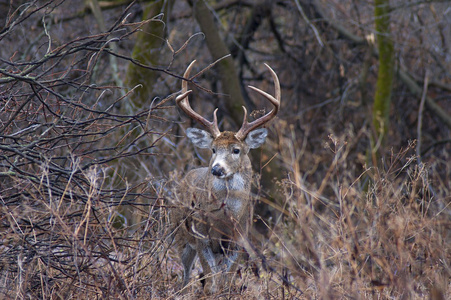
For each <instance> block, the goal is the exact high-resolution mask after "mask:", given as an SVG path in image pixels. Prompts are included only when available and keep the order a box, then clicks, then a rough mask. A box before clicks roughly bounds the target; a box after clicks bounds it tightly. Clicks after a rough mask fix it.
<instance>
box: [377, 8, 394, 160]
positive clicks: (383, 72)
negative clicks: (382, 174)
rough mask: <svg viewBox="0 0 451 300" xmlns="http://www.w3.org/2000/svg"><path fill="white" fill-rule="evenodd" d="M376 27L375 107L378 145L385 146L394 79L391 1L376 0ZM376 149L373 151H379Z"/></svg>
mask: <svg viewBox="0 0 451 300" xmlns="http://www.w3.org/2000/svg"><path fill="white" fill-rule="evenodd" d="M375 5H376V7H375V11H374V15H375V27H376V39H377V48H378V51H379V71H378V74H377V84H376V94H375V96H374V106H373V125H374V128H375V140H376V141H377V142H376V145H381V144H382V145H383V143H384V140H385V136H386V133H387V131H388V127H389V115H390V103H391V94H392V89H393V77H394V70H395V64H394V48H393V40H392V39H391V35H390V15H389V13H390V7H389V0H375ZM377 149H379V147H375V148H374V149H373V151H377Z"/></svg>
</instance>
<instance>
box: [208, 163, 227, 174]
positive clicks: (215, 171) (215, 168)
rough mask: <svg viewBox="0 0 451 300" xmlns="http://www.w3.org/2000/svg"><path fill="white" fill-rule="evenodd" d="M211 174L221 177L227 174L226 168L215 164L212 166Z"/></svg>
mask: <svg viewBox="0 0 451 300" xmlns="http://www.w3.org/2000/svg"><path fill="white" fill-rule="evenodd" d="M211 174H213V175H215V176H218V177H221V176H224V175H225V170H224V168H223V167H221V166H220V165H219V164H217V165H214V166H213V168H211Z"/></svg>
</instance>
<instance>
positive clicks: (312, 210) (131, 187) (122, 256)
mask: <svg viewBox="0 0 451 300" xmlns="http://www.w3.org/2000/svg"><path fill="white" fill-rule="evenodd" d="M59 5H60V3H59V2H58V1H49V2H42V3H41V2H39V1H37V2H35V3H34V5H31V6H30V7H29V8H28V9H23V8H22V10H19V11H21V12H22V13H21V14H19V13H17V15H15V16H14V18H12V19H11V20H14V22H10V23H9V27H7V28H6V29H4V30H3V31H2V32H1V33H0V42H1V43H4V44H7V45H13V44H14V41H18V40H20V39H21V38H23V37H24V36H25V35H26V33H27V32H28V31H29V30H32V29H31V28H32V26H31V25H30V24H39V25H40V26H42V27H45V26H44V25H43V24H44V23H45V24H46V26H48V28H47V27H46V28H47V29H46V31H45V32H44V34H42V35H40V36H38V37H36V38H34V37H29V36H27V39H26V40H25V41H26V42H25V44H27V45H28V47H25V46H24V47H23V49H14V51H13V52H9V51H10V50H7V49H5V48H4V49H2V50H0V51H1V61H0V87H1V88H0V122H1V123H0V208H1V210H0V298H2V299H22V298H24V299H25V298H27V299H149V298H151V299H171V298H174V297H179V295H177V294H176V293H177V289H178V287H179V285H180V282H181V280H180V277H181V272H182V270H181V266H180V263H179V260H178V257H177V255H176V253H174V251H173V249H172V247H171V244H170V242H169V241H167V240H166V239H165V237H166V236H167V235H168V234H169V232H168V229H167V227H166V225H165V224H166V221H167V213H168V210H169V209H171V206H172V205H174V204H173V203H172V202H170V201H169V200H168V199H167V197H168V191H167V185H166V182H167V178H169V177H170V174H169V170H178V171H180V172H183V171H184V170H185V169H187V168H189V166H190V164H192V160H193V159H192V156H193V155H192V152H193V151H195V150H193V148H192V146H191V145H189V144H188V143H187V141H186V140H185V139H180V138H178V136H176V134H175V133H174V132H176V133H177V132H178V130H180V129H179V126H178V124H177V120H179V116H178V114H177V111H176V110H175V108H174V106H173V105H174V102H173V98H174V95H172V94H171V93H175V92H177V90H178V89H179V88H180V79H179V77H178V76H177V75H175V74H182V73H183V70H184V68H185V67H186V65H187V63H186V60H185V59H180V60H179V61H178V63H176V64H175V65H174V66H173V68H172V70H174V72H173V73H172V72H169V71H167V70H164V68H162V69H155V70H156V72H161V73H162V74H164V76H165V77H164V78H165V83H164V84H165V85H166V86H165V87H166V89H162V90H163V91H166V90H169V91H170V92H167V93H166V94H165V96H163V98H164V99H158V98H156V99H154V100H152V101H150V100H149V106H148V107H145V108H142V109H138V110H135V111H133V112H132V113H131V112H130V111H132V110H127V109H123V108H124V107H126V106H128V105H132V104H130V103H129V102H128V95H129V94H128V93H133V92H134V91H124V90H122V89H120V88H119V87H117V86H115V84H114V83H111V81H110V80H111V79H110V77H108V76H110V75H111V70H110V67H111V63H112V61H111V60H110V58H111V57H116V58H117V59H118V60H119V63H118V65H119V68H120V70H119V72H122V73H124V69H123V68H125V67H124V66H126V63H128V62H130V61H131V59H130V57H129V53H130V49H129V48H127V47H126V46H127V43H128V42H129V37H130V36H133V34H134V33H135V32H136V31H137V30H138V28H139V26H140V24H139V23H127V22H126V21H123V20H124V18H125V16H126V15H127V14H128V13H130V9H131V8H128V9H124V11H123V14H122V16H120V17H118V19H117V20H114V22H113V25H112V26H111V27H110V30H109V31H108V32H105V33H101V34H98V33H96V34H92V35H88V34H86V35H84V36H70V35H67V36H65V35H63V34H62V32H64V31H67V30H69V29H70V28H72V27H71V26H74V24H70V23H67V24H68V25H67V26H68V27H67V28H65V27H64V26H65V25H59V24H58V23H53V22H57V20H54V19H52V18H51V17H50V16H51V14H52V13H55V14H56V15H58V14H57V13H58V9H60V7H59ZM132 12H133V10H132ZM40 22H44V23H40ZM68 22H69V21H68ZM76 24H78V25H79V26H82V24H79V23H76ZM53 36H59V37H61V39H60V40H58V41H54V40H53V38H51V37H53ZM63 37H64V38H63ZM65 38H66V39H67V40H65ZM111 43H117V44H118V45H120V46H123V48H119V49H118V50H117V52H115V51H112V50H111V49H110V48H109V47H110V44H111ZM124 45H125V46H124ZM113 52H114V53H116V55H113ZM121 68H122V69H121ZM256 85H257V86H258V84H256ZM160 93H161V92H160ZM282 101H288V99H284V98H283V99H282ZM285 103H287V102H285ZM282 105H284V103H282ZM330 105H331V106H330V108H329V109H331V110H333V111H340V112H341V110H342V109H343V107H342V106H345V105H348V106H347V107H345V108H346V109H344V114H345V115H344V116H343V115H338V114H336V115H335V116H334V115H328V122H329V123H334V122H336V123H341V122H342V121H343V119H346V118H347V117H349V118H355V119H358V117H355V116H352V115H353V114H355V115H359V113H360V115H361V114H362V111H364V110H365V107H363V108H359V109H360V110H357V108H355V106H353V104H352V103H349V104H346V103H341V102H340V101H334V102H333V103H331V104H330ZM321 112H322V113H324V111H322V110H321ZM318 115H320V116H315V115H314V114H310V115H308V114H306V115H305V119H306V120H305V127H303V133H302V134H299V132H295V131H294V129H293V128H294V127H293V126H292V125H289V124H287V122H286V121H285V120H284V118H283V115H282V116H281V117H280V118H279V119H278V120H276V121H274V122H272V123H271V125H270V130H272V134H271V136H270V138H269V140H268V142H267V144H266V145H265V146H264V147H266V150H268V153H277V154H278V155H277V160H278V161H279V164H280V167H281V168H283V169H284V170H286V171H285V172H284V174H287V175H286V176H285V177H284V178H277V179H276V180H275V181H274V184H275V185H276V186H277V191H278V194H279V197H275V198H276V200H275V201H274V200H268V199H269V197H267V194H266V193H265V187H264V186H263V187H260V186H258V184H256V186H255V199H256V202H258V203H265V204H266V205H267V206H268V207H270V209H269V211H270V213H269V214H268V216H264V217H260V216H259V215H257V214H256V215H255V216H254V219H255V220H254V221H255V223H256V224H257V223H258V224H259V225H258V226H255V228H253V229H252V231H251V234H250V236H249V238H248V241H247V243H246V244H247V246H246V250H247V252H248V254H249V260H248V261H247V262H243V266H242V268H241V270H240V272H239V274H237V279H236V285H235V286H234V287H231V289H230V290H229V291H227V293H225V292H224V293H222V294H218V295H217V296H223V297H224V298H227V299H230V298H237V299H238V298H239V299H257V298H265V299H315V298H316V299H368V298H371V299H428V298H430V299H449V298H451V283H450V279H451V265H450V262H451V207H450V203H451V196H450V195H451V190H450V189H451V178H450V176H451V164H450V163H449V161H451V159H450V157H449V151H448V150H449V147H448V148H447V147H446V146H445V147H444V148H443V149H442V150H436V151H434V152H433V153H432V154H430V155H429V157H428V159H427V161H425V162H424V163H421V162H419V161H418V157H417V155H416V151H415V143H414V142H410V143H406V144H405V145H401V146H399V145H398V144H396V147H398V149H393V150H392V151H391V152H388V153H387V154H386V155H384V156H383V157H382V158H381V159H380V161H381V164H380V166H379V167H370V166H366V165H365V160H366V152H365V151H366V148H365V147H362V144H361V140H362V139H363V138H364V137H365V136H366V135H369V134H368V133H367V132H365V131H364V130H363V131H362V130H361V131H358V129H354V128H352V127H351V126H345V127H346V128H345V130H341V132H343V133H342V134H341V135H339V136H338V135H337V136H334V135H332V134H331V135H329V137H327V135H326V136H324V134H318V131H319V130H320V129H318V128H315V127H314V124H316V123H317V122H318V121H317V120H320V119H321V118H323V117H324V116H321V113H318ZM315 117H318V119H315ZM355 119H354V121H355ZM430 122H431V121H430ZM398 126H399V127H401V126H404V127H402V128H401V129H400V130H399V131H400V132H404V131H408V130H409V129H408V128H407V127H408V126H407V125H405V124H404V125H399V124H398ZM321 128H323V127H321ZM336 128H340V126H337V127H336ZM170 130H172V131H170ZM315 130H318V131H315ZM334 131H335V132H340V130H337V129H336V130H334ZM275 133H277V134H275ZM366 138H367V136H366ZM308 140H312V141H315V142H316V144H315V143H314V145H315V146H312V144H308V145H307V141H308ZM388 146H390V142H389V143H388ZM319 147H321V149H319ZM196 153H197V152H196ZM202 155H203V153H200V154H198V155H197V156H198V157H203V156H202ZM266 163H267V160H265V158H263V159H262V162H261V165H265V164H266ZM202 164H204V165H205V162H202ZM118 165H122V166H123V165H125V166H127V167H129V168H130V169H132V170H136V174H137V175H138V176H137V177H139V178H140V179H139V180H136V181H133V182H129V181H128V179H127V178H124V177H122V175H123V174H122V173H121V172H120V171H118V167H117V166H118ZM264 171H265V169H264V168H263V170H262V172H264ZM257 173H258V172H257ZM169 195H170V194H169ZM124 209H129V210H130V209H131V210H133V212H134V214H135V215H136V220H137V222H136V224H128V223H127V222H126V220H125V219H124V217H123V216H122V212H123V210H124ZM195 268H196V272H200V270H199V269H200V267H199V266H198V265H196V266H195ZM196 272H195V273H196ZM196 274H197V273H196ZM198 278H199V276H197V279H196V278H194V279H193V282H192V284H191V285H190V286H189V287H188V288H187V293H186V294H185V296H184V297H186V298H202V297H205V296H204V295H203V294H202V292H201V282H200V280H198Z"/></svg>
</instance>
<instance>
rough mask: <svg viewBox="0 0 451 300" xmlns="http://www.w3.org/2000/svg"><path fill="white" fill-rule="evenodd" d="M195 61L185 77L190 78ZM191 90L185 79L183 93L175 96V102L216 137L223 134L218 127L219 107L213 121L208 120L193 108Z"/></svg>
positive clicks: (187, 69) (214, 113)
mask: <svg viewBox="0 0 451 300" xmlns="http://www.w3.org/2000/svg"><path fill="white" fill-rule="evenodd" d="M195 62H196V60H193V61H192V62H191V63H190V65H189V66H188V68H186V71H185V74H183V77H184V78H185V79H189V73H190V72H191V69H192V67H193V65H194V63H195ZM191 92H192V91H191V90H188V81H186V80H183V81H182V94H181V95H179V96H177V98H175V102H176V103H177V105H178V106H179V107H180V108H181V109H182V110H183V111H184V112H185V113H186V114H187V115H188V116H189V117H191V118H192V119H193V120H196V121H198V122H199V123H200V124H202V125H203V126H204V127H205V128H207V129H208V130H209V131H210V133H211V135H212V136H213V137H214V138H216V137H218V136H219V135H220V134H221V132H220V131H219V128H218V118H217V117H216V112H217V111H218V109H215V111H214V112H213V122H210V121H208V120H207V119H205V118H204V117H202V116H201V115H199V114H198V113H196V112H195V111H194V110H193V109H192V108H191V105H190V104H189V101H188V95H189V94H191Z"/></svg>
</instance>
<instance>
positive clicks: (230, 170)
mask: <svg viewBox="0 0 451 300" xmlns="http://www.w3.org/2000/svg"><path fill="white" fill-rule="evenodd" d="M195 62H196V61H195V60H194V61H193V62H192V63H191V64H190V65H189V66H188V68H187V69H186V71H185V73H184V75H183V77H184V78H185V79H187V80H189V79H190V78H189V74H190V72H191V69H192V67H193V65H194V63H195ZM265 66H266V67H267V68H268V70H269V71H270V72H271V75H272V78H273V80H274V86H275V97H274V96H272V95H270V94H268V93H266V92H264V91H262V90H260V89H258V88H256V87H253V86H249V88H250V89H252V90H253V91H255V92H257V93H259V94H260V95H263V96H264V97H265V98H266V99H268V100H269V101H270V102H271V103H272V104H273V106H274V108H273V109H272V110H271V111H270V112H269V113H267V114H266V115H264V116H262V117H260V118H258V119H256V120H254V121H252V122H250V123H249V122H248V120H247V110H246V108H245V107H244V106H243V110H244V118H243V124H242V126H241V128H240V129H239V130H238V131H237V132H230V131H224V132H221V131H220V130H219V128H218V119H217V116H216V112H217V111H218V109H215V111H214V113H213V121H208V120H207V119H205V118H204V117H202V116H201V115H199V114H198V113H196V112H195V111H194V110H193V109H192V108H191V105H190V104H189V101H188V96H189V94H190V93H191V92H192V91H191V90H188V81H187V80H184V81H183V82H182V94H181V95H179V96H178V97H177V98H176V102H177V104H178V106H179V107H180V108H181V109H182V110H183V111H184V112H185V113H186V114H187V115H188V116H189V117H191V118H192V119H194V120H196V121H198V122H199V123H200V124H202V125H203V126H204V127H205V128H206V129H207V130H208V132H207V131H205V130H201V129H196V128H188V129H187V136H188V138H189V139H190V140H191V142H192V143H193V144H194V145H195V146H196V147H199V148H209V149H211V151H212V157H211V161H210V168H211V174H212V175H214V176H216V177H218V178H228V177H230V176H231V175H233V174H235V173H236V171H237V170H238V169H240V168H241V167H243V166H246V167H247V166H249V167H250V163H248V161H247V160H248V159H249V158H248V156H247V154H248V152H249V149H254V148H258V147H260V146H261V145H262V144H263V143H264V142H265V139H266V136H267V134H268V133H267V130H266V128H260V129H257V128H258V127H260V126H262V125H264V124H265V123H267V122H269V121H270V120H272V119H273V118H274V117H275V116H276V115H277V112H278V111H279V108H280V97H281V92H280V83H279V79H278V78H277V75H276V73H275V72H274V71H273V70H272V69H271V67H269V66H268V65H267V64H265Z"/></svg>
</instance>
